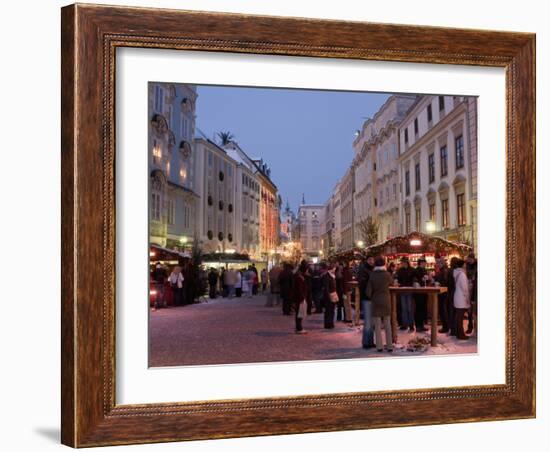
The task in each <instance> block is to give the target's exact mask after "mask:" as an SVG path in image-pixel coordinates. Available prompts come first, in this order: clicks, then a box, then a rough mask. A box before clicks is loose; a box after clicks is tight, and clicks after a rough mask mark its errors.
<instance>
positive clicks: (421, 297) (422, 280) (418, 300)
mask: <svg viewBox="0 0 550 452" xmlns="http://www.w3.org/2000/svg"><path fill="white" fill-rule="evenodd" d="M427 276H428V271H427V270H426V259H424V258H423V257H421V258H420V259H418V261H417V267H416V268H415V269H414V271H413V278H414V280H416V282H417V283H418V284H419V285H420V287H424V286H426V281H427V279H426V278H427ZM414 304H415V309H414V320H415V324H416V331H428V330H427V329H426V327H425V323H426V322H427V320H428V295H427V294H425V293H417V294H414Z"/></svg>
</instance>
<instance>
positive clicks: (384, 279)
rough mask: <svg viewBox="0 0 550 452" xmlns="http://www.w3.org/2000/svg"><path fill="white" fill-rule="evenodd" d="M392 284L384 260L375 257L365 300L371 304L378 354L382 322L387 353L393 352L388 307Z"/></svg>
mask: <svg viewBox="0 0 550 452" xmlns="http://www.w3.org/2000/svg"><path fill="white" fill-rule="evenodd" d="M392 282H393V280H392V276H391V275H390V274H389V273H388V272H387V271H386V267H385V261H384V258H382V257H377V258H376V259H375V261H374V270H373V271H372V272H371V274H370V277H369V281H368V282H367V289H366V292H367V298H368V299H370V300H371V302H372V318H373V321H374V337H375V342H376V349H377V350H378V351H379V352H381V351H382V350H383V349H384V347H383V344H382V321H383V322H384V332H385V333H386V334H385V336H386V349H387V350H388V352H392V351H393V342H392V329H391V305H390V303H391V302H390V286H391V285H392Z"/></svg>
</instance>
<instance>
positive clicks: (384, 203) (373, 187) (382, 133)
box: [351, 95, 416, 242]
mask: <svg viewBox="0 0 550 452" xmlns="http://www.w3.org/2000/svg"><path fill="white" fill-rule="evenodd" d="M415 99H416V96H414V95H392V96H390V97H389V98H388V99H387V100H386V102H385V103H384V105H382V107H381V108H380V110H378V112H377V113H376V114H375V115H374V117H373V118H371V119H368V120H367V121H365V123H364V124H363V127H362V129H361V131H359V134H358V135H357V137H356V139H355V141H354V143H353V147H354V150H355V158H354V160H353V162H352V166H351V167H352V169H353V171H354V179H355V192H354V199H355V203H354V205H355V215H354V222H355V228H354V232H355V234H354V242H357V241H363V237H361V233H360V231H361V228H360V227H359V223H360V222H364V221H365V220H366V219H367V218H368V217H371V218H372V220H373V221H375V222H376V223H377V224H378V240H379V241H382V240H386V239H388V238H390V237H393V236H395V235H399V234H400V233H401V219H400V213H399V212H400V189H399V186H400V180H399V172H398V157H399V155H398V127H399V125H400V123H401V120H402V119H403V118H404V117H405V114H406V113H407V111H408V109H409V108H410V107H411V105H412V104H413V103H414V102H415Z"/></svg>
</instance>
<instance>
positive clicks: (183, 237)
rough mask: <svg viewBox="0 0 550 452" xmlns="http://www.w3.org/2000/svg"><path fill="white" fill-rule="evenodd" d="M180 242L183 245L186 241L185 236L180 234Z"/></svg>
mask: <svg viewBox="0 0 550 452" xmlns="http://www.w3.org/2000/svg"><path fill="white" fill-rule="evenodd" d="M180 243H183V244H184V245H185V244H186V243H187V237H185V236H184V235H182V236H181V237H180Z"/></svg>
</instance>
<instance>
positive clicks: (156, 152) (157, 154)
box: [153, 140, 162, 165]
mask: <svg viewBox="0 0 550 452" xmlns="http://www.w3.org/2000/svg"><path fill="white" fill-rule="evenodd" d="M161 160H162V149H161V147H160V145H159V144H158V142H157V140H153V162H154V163H155V164H157V165H160V162H161Z"/></svg>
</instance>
